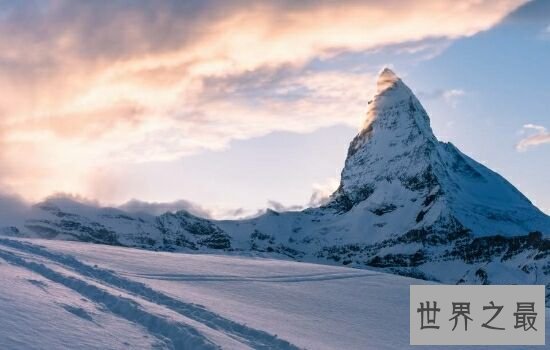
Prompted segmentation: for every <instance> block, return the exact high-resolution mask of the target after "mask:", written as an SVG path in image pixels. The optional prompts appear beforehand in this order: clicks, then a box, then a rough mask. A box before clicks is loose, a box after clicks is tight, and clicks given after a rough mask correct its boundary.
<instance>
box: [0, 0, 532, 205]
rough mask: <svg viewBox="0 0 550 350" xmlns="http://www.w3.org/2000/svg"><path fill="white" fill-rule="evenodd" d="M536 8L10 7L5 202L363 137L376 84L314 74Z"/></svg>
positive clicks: (427, 3) (121, 1)
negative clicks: (245, 149)
mask: <svg viewBox="0 0 550 350" xmlns="http://www.w3.org/2000/svg"><path fill="white" fill-rule="evenodd" d="M524 2H525V1H524V0H485V1H484V0H471V1H460V2H458V1H451V0H448V1H441V0H437V1H436V0H419V1H414V2H411V1H403V0H401V1H400V0H386V1H383V2H382V1H374V0H373V1H368V0H367V1H365V0H363V1H358V0H357V1H353V0H349V1H328V0H327V1H300V2H297V1H291V0H281V1H244V0H232V1H226V0H224V1H222V0H203V1H194V0H187V1H161V2H159V1H145V0H133V1H130V0H118V1H109V2H106V1H65V0H49V1H41V0H35V1H15V0H14V1H2V2H0V34H1V35H0V90H1V91H2V94H0V188H9V189H11V190H13V191H15V192H17V193H20V194H21V195H23V196H24V197H25V198H28V199H39V198H41V197H44V196H46V195H48V194H50V193H52V192H54V191H63V192H71V193H80V194H83V195H84V196H87V197H97V188H98V187H104V186H106V184H105V181H104V180H105V179H103V178H102V169H104V168H109V167H110V165H111V164H113V163H121V164H124V163H136V162H146V161H165V160H172V159H176V158H178V157H182V156H185V155H189V154H193V153H196V152H200V151H201V150H206V149H208V150H218V149H223V148H224V147H227V145H228V143H229V142H230V141H231V140H235V139H246V138H250V137H255V136H261V135H264V134H266V133H269V132H272V131H283V130H284V131H293V132H306V131H311V130H314V129H316V128H319V127H323V126H328V125H333V124H336V123H346V124H348V125H357V124H358V118H359V117H360V116H361V115H362V113H363V110H364V108H365V105H366V100H367V98H368V96H369V95H370V93H371V92H370V91H368V90H366V87H368V86H371V80H372V76H370V75H368V74H363V73H362V72H354V71H349V72H342V71H334V70H332V71H318V70H315V69H311V68H309V64H310V63H311V62H312V61H314V60H330V59H331V58H332V57H335V56H337V55H338V54H341V53H345V52H362V51H366V50H373V49H377V48H380V47H384V46H387V45H396V44H400V43H408V42H420V41H422V40H425V39H430V38H446V39H455V38H459V37H464V36H469V35H473V34H475V33H477V32H479V31H482V30H485V29H487V28H489V27H491V26H493V25H494V24H496V23H497V22H498V21H500V20H501V19H502V18H503V17H504V16H506V15H507V14H508V13H510V12H511V11H513V10H514V9H516V8H517V7H518V6H519V5H521V4H523V3H524ZM107 182H108V181H107ZM104 192H106V193H107V192H108V191H104Z"/></svg>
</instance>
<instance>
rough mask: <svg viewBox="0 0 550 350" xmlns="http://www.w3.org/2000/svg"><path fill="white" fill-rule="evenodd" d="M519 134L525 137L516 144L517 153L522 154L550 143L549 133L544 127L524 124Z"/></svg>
mask: <svg viewBox="0 0 550 350" xmlns="http://www.w3.org/2000/svg"><path fill="white" fill-rule="evenodd" d="M521 132H522V134H524V135H526V136H525V137H524V138H523V139H522V140H520V141H519V142H518V143H517V145H516V149H517V150H518V151H521V152H523V151H526V150H527V149H529V148H532V147H536V146H540V145H542V144H547V143H550V132H548V130H547V129H546V128H545V127H544V126H540V125H534V124H525V125H524V126H523V129H522V130H521Z"/></svg>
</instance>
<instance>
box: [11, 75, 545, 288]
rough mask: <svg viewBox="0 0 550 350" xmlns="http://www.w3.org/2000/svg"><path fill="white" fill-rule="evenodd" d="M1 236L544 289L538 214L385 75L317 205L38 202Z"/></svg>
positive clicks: (541, 224) (395, 79) (541, 225)
mask: <svg viewBox="0 0 550 350" xmlns="http://www.w3.org/2000/svg"><path fill="white" fill-rule="evenodd" d="M2 232H3V233H4V234H9V235H18V236H34V237H36V236H38V237H42V238H56V239H77V240H84V241H92V242H99V243H106V244H114V245H119V244H120V245H125V246H137V247H140V248H148V249H155V250H168V251H218V252H219V251H231V252H232V253H238V252H244V253H245V254H251V253H252V254H263V255H266V254H268V255H270V256H274V257H284V258H292V259H295V260H300V261H314V262H325V263H327V262H328V263H332V264H343V265H346V266H353V267H358V268H378V269H383V270H385V271H389V272H392V273H399V274H405V275H409V276H414V277H419V278H424V279H431V280H438V281H442V282H446V283H484V284H486V283H517V284H529V283H537V284H540V283H544V284H550V268H548V266H549V265H548V264H549V260H550V239H549V235H550V218H549V217H548V216H547V215H545V214H544V213H542V212H541V211H540V210H538V209H537V208H536V207H535V206H534V205H532V204H531V202H530V201H529V200H528V199H527V198H525V196H523V195H522V194H521V193H520V192H519V191H518V190H517V189H516V188H514V186H512V185H511V184H510V183H509V182H507V181H506V180H505V179H504V178H502V177H501V176H500V175H498V174H497V173H495V172H493V171H491V170H489V169H488V168H486V167H485V166H483V165H481V164H479V163H477V162H476V161H474V160H473V159H471V158H469V157H468V156H466V155H464V154H463V153H461V152H460V151H459V150H458V149H457V148H456V147H455V146H453V145H452V144H451V143H444V142H440V141H438V140H437V138H436V137H435V136H434V134H433V132H432V129H431V127H430V119H429V117H428V114H427V113H426V111H425V110H424V108H423V107H422V105H421V103H420V102H419V101H418V99H417V98H416V97H415V95H414V93H413V92H412V91H411V89H409V87H407V86H406V85H405V83H403V81H402V80H401V79H400V78H399V77H398V76H397V75H396V74H395V73H394V72H392V71H391V70H389V69H384V70H383V71H382V72H381V73H380V76H379V78H378V81H377V91H376V95H375V96H374V97H373V99H372V101H371V102H370V103H369V105H368V110H367V115H366V119H365V122H364V124H363V127H362V129H361V130H360V132H359V133H358V134H357V136H356V137H355V138H354V139H353V140H352V142H351V144H350V146H349V150H348V154H347V158H346V161H345V166H344V169H343V170H342V176H341V181H340V186H339V188H338V189H337V190H336V191H335V192H334V193H333V194H332V196H331V197H330V198H329V199H328V201H327V203H325V204H324V205H323V206H321V207H318V208H310V209H306V210H304V211H299V212H282V213H278V212H275V211H272V210H270V211H267V212H266V213H265V214H264V215H261V216H259V217H256V218H253V219H248V220H227V221H216V220H209V219H204V218H199V217H196V216H193V215H191V214H189V213H187V212H185V211H180V212H177V213H166V214H163V215H160V216H156V217H155V216H151V215H146V214H129V213H125V212H122V211H120V210H117V209H108V208H95V207H90V206H89V205H87V204H83V203H74V201H71V200H60V199H50V200H48V201H46V202H44V203H40V204H38V205H36V206H35V207H34V208H33V210H32V211H31V217H29V218H28V220H27V221H26V223H25V224H23V225H21V226H20V227H8V228H2V227H0V234H1V233H2Z"/></svg>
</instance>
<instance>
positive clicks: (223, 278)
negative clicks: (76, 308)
mask: <svg viewBox="0 0 550 350" xmlns="http://www.w3.org/2000/svg"><path fill="white" fill-rule="evenodd" d="M126 275H127V276H131V277H140V278H146V279H154V280H166V281H208V282H267V283H269V282H273V283H280V282H288V283H298V282H313V281H330V280H339V279H348V278H363V277H369V276H377V275H378V274H377V273H364V272H363V271H353V272H349V273H342V272H335V273H313V274H306V275H280V276H253V277H243V276H227V275H203V276H197V275H187V274H130V273H128V274H126Z"/></svg>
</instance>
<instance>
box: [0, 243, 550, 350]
mask: <svg viewBox="0 0 550 350" xmlns="http://www.w3.org/2000/svg"><path fill="white" fill-rule="evenodd" d="M0 281H1V283H0V315H1V317H0V349H13V350H18V349H25V350H26V349H75V348H78V349H82V350H87V349H213V348H219V347H222V348H224V349H247V348H254V349H262V348H264V349H267V348H271V349H299V348H307V349H403V348H407V347H408V342H409V336H408V327H409V325H408V320H409V316H408V310H409V306H408V300H409V299H408V295H409V284H411V283H414V284H418V283H427V282H422V281H419V280H414V279H410V278H406V277H400V276H395V275H390V274H385V273H379V272H373V271H367V270H357V269H348V268H342V267H334V266H326V265H315V264H309V263H298V262H292V261H284V260H272V259H262V258H251V257H234V256H224V255H212V254H208V255H206V254H181V253H180V254H178V253H166V252H151V251H145V250H137V249H131V248H121V247H113V246H105V245H97V244H87V243H80V242H60V241H48V240H20V239H4V238H3V239H0ZM549 315H550V312H549V311H547V316H546V317H548V316H549ZM546 324H547V325H548V324H550V322H547V323H546ZM547 327H548V326H547ZM546 334H547V342H548V341H549V339H548V334H550V332H549V330H548V329H547V330H546ZM415 348H418V347H415ZM432 348H433V347H432Z"/></svg>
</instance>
